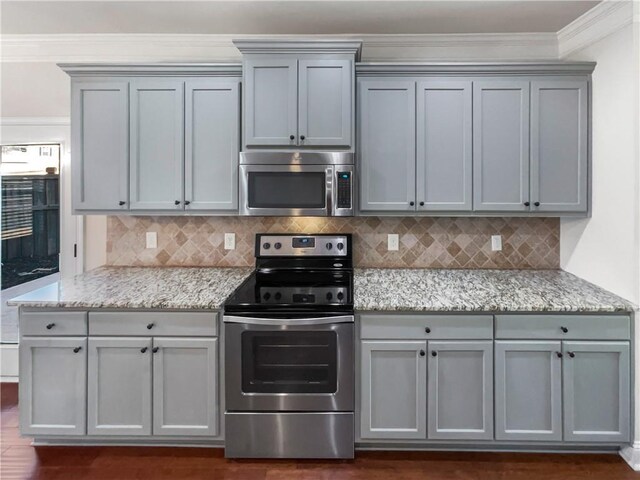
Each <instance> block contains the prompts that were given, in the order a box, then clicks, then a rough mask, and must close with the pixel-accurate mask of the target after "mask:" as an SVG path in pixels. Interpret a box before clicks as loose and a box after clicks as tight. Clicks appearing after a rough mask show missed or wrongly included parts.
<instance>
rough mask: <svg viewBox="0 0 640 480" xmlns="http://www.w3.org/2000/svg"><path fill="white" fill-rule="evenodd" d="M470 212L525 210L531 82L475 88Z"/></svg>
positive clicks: (480, 83) (483, 83)
mask: <svg viewBox="0 0 640 480" xmlns="http://www.w3.org/2000/svg"><path fill="white" fill-rule="evenodd" d="M473 169H474V172H473V197H474V199H473V208H474V210H475V211H479V212H491V211H505V212H525V211H528V210H529V82H528V81H525V80H484V81H474V84H473Z"/></svg>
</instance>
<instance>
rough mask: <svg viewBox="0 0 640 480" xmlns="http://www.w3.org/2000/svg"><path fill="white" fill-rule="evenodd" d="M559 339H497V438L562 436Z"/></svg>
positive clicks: (558, 438) (516, 438) (522, 438)
mask: <svg viewBox="0 0 640 480" xmlns="http://www.w3.org/2000/svg"><path fill="white" fill-rule="evenodd" d="M561 352H562V346H561V342H560V341H537V340H531V341H496V342H495V428H496V432H495V433H496V440H529V441H545V440H547V441H560V440H562V358H561V355H559V354H560V353H561Z"/></svg>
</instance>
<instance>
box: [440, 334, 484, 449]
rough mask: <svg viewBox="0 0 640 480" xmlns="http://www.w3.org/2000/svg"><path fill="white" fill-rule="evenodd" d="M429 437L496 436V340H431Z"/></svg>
mask: <svg viewBox="0 0 640 480" xmlns="http://www.w3.org/2000/svg"><path fill="white" fill-rule="evenodd" d="M428 354H429V357H428V358H429V370H428V379H429V384H428V392H429V394H428V397H429V400H428V401H429V405H428V412H429V414H428V425H429V438H430V439H431V438H433V439H457V440H488V439H493V341H490V340H484V341H435V342H429V352H428Z"/></svg>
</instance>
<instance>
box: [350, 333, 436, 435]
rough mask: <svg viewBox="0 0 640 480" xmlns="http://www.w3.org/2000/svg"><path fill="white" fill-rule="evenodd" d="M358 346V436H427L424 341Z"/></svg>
mask: <svg viewBox="0 0 640 480" xmlns="http://www.w3.org/2000/svg"><path fill="white" fill-rule="evenodd" d="M361 348H362V349H361V383H360V392H361V393H360V397H361V407H360V411H361V426H360V436H361V438H362V439H363V440H366V439H424V438H426V435H427V419H426V414H427V360H426V358H425V353H426V349H427V342H426V341H370V340H364V341H362V344H361Z"/></svg>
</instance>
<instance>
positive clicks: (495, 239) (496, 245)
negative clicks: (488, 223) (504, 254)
mask: <svg viewBox="0 0 640 480" xmlns="http://www.w3.org/2000/svg"><path fill="white" fill-rule="evenodd" d="M491 250H492V251H493V252H500V251H502V235H491Z"/></svg>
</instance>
